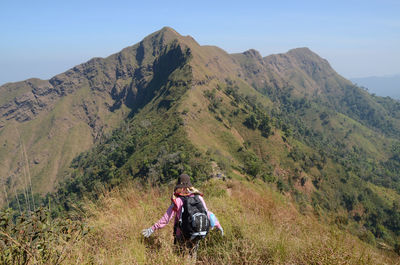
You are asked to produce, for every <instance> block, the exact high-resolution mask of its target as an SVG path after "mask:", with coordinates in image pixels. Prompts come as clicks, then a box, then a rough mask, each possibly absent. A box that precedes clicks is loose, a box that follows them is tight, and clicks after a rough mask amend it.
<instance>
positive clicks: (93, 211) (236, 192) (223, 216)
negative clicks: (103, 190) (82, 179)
mask: <svg viewBox="0 0 400 265" xmlns="http://www.w3.org/2000/svg"><path fill="white" fill-rule="evenodd" d="M201 188H202V189H203V191H204V192H205V199H206V201H207V203H208V207H209V208H210V209H211V210H212V211H213V212H214V213H215V214H216V215H217V217H218V218H219V220H220V222H221V224H222V225H223V226H224V229H225V236H224V237H221V236H220V235H219V233H217V232H214V231H212V232H211V233H210V235H209V236H208V237H207V238H206V240H204V241H202V242H201V245H200V249H199V253H198V264H400V263H399V260H398V257H397V256H390V253H383V252H381V251H379V250H377V249H374V248H373V247H371V246H369V245H366V244H364V243H363V242H361V241H359V240H358V239H357V238H355V237H353V236H351V235H349V234H346V233H344V232H342V231H339V230H338V229H336V228H334V227H327V226H324V225H321V224H320V223H319V222H318V221H317V219H316V218H315V217H314V216H311V215H310V216H304V215H301V214H299V213H298V211H297V209H296V208H295V207H294V206H293V205H292V204H291V203H290V202H288V201H287V199H286V198H285V197H284V196H282V195H280V194H278V193H277V192H275V191H273V190H271V189H270V188H268V187H267V186H265V185H264V184H263V183H250V182H239V181H231V182H223V181H219V180H211V181H209V182H207V183H205V184H204V185H203V186H202V187H201ZM228 188H229V192H227V189H228ZM170 192H171V191H170V189H168V188H149V189H143V190H141V189H139V188H138V187H135V186H134V185H131V186H130V187H127V188H124V189H120V190H117V189H116V190H113V191H112V192H109V193H107V194H105V195H104V197H103V198H102V199H100V200H99V201H98V202H97V203H89V204H88V205H87V213H88V214H89V215H88V217H87V222H88V224H89V226H91V227H92V232H91V233H90V234H89V235H88V236H87V237H86V238H85V240H83V241H81V242H79V243H78V244H77V245H75V246H74V247H73V250H72V253H71V255H70V256H69V257H68V261H67V263H69V264H182V263H184V262H183V261H182V260H183V258H182V257H181V256H179V255H177V254H176V253H175V252H174V249H173V244H172V242H173V238H172V224H169V225H168V226H167V227H165V228H164V229H162V230H159V231H156V233H155V234H154V235H152V236H151V238H150V239H149V240H145V239H143V238H142V236H141V234H140V232H141V230H142V229H143V228H147V227H149V226H151V225H152V224H153V223H154V222H155V221H157V220H158V219H159V218H160V217H161V215H162V214H163V213H164V211H165V210H166V208H167V207H168V206H169V204H170V200H169V196H170Z"/></svg>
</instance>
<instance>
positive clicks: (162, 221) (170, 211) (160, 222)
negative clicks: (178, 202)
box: [151, 204, 175, 231]
mask: <svg viewBox="0 0 400 265" xmlns="http://www.w3.org/2000/svg"><path fill="white" fill-rule="evenodd" d="M174 214H175V211H174V204H171V206H170V207H169V208H168V210H167V212H166V213H165V214H164V215H163V217H161V219H160V220H158V222H157V223H155V224H154V225H153V226H152V227H151V228H152V229H153V231H156V230H157V229H161V228H163V227H164V226H166V225H167V224H168V223H169V221H171V219H172V218H173V217H174Z"/></svg>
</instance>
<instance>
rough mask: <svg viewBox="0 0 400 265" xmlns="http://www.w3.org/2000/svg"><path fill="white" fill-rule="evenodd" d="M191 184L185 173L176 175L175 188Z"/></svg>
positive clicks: (188, 186)
mask: <svg viewBox="0 0 400 265" xmlns="http://www.w3.org/2000/svg"><path fill="white" fill-rule="evenodd" d="M192 186H193V185H192V183H191V182H190V177H189V175H187V174H181V175H180V176H179V177H178V181H177V183H176V186H175V189H177V188H191V187H192Z"/></svg>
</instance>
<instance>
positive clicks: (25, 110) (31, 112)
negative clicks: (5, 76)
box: [0, 79, 59, 122]
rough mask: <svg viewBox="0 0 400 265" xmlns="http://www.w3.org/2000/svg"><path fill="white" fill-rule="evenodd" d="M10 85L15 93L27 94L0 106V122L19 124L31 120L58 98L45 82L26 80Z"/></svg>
mask: <svg viewBox="0 0 400 265" xmlns="http://www.w3.org/2000/svg"><path fill="white" fill-rule="evenodd" d="M7 85H9V84H6V85H5V86H7ZM12 85H13V86H14V87H16V90H17V91H18V90H19V91H27V92H25V93H22V94H20V95H18V96H16V97H15V98H14V99H13V100H10V101H9V102H6V103H4V104H3V105H1V106H0V120H2V121H3V122H4V120H11V119H15V120H16V121H19V122H23V121H28V120H31V119H33V118H34V117H35V116H36V115H37V114H39V113H40V112H41V111H42V110H45V109H48V108H49V107H50V106H52V104H53V103H54V102H55V101H56V100H57V99H58V98H59V93H58V92H57V90H56V89H55V88H54V87H53V86H52V85H51V84H50V83H49V82H48V81H45V80H40V79H28V80H26V81H22V82H18V83H13V84H12ZM9 86H10V85H9Z"/></svg>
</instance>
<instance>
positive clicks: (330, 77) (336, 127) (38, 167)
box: [0, 27, 400, 249]
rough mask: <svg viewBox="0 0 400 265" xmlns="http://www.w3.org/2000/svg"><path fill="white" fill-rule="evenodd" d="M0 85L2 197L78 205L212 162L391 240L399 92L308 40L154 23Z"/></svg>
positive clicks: (398, 218) (309, 209)
mask: <svg viewBox="0 0 400 265" xmlns="http://www.w3.org/2000/svg"><path fill="white" fill-rule="evenodd" d="M0 95H1V97H0V98H1V101H0V115H1V121H0V124H1V128H0V144H2V149H1V151H0V158H1V160H2V161H3V163H2V164H1V168H0V170H1V171H0V172H1V176H5V178H4V177H3V179H2V180H3V183H4V184H3V185H2V186H3V188H4V191H5V192H4V194H3V197H2V198H3V204H4V203H5V204H8V205H11V206H12V207H14V208H21V207H28V208H34V205H38V204H40V203H42V204H45V205H50V204H51V206H52V207H53V209H52V210H53V212H54V213H62V212H64V211H71V210H72V209H76V208H80V209H81V210H83V209H84V207H85V204H86V203H87V202H86V201H85V199H86V198H92V199H98V198H100V197H101V196H102V194H104V193H105V192H106V191H107V190H109V189H113V188H115V187H119V186H121V185H122V186H123V185H127V183H131V182H134V183H136V184H137V185H144V186H146V185H172V183H173V182H174V180H175V179H176V177H177V176H178V175H179V174H180V173H182V172H186V173H188V174H190V175H191V176H193V177H194V181H195V183H196V184H199V185H200V184H201V183H203V182H207V180H209V179H210V178H211V177H212V176H214V175H216V174H217V173H220V172H222V173H223V174H224V175H225V176H226V178H227V179H233V180H234V181H239V183H240V184H237V185H244V186H246V185H248V184H246V183H247V182H249V183H251V182H254V181H262V183H263V184H262V185H259V186H257V187H253V188H254V189H263V192H268V193H269V192H277V193H281V194H285V196H286V197H287V198H288V199H289V200H291V201H293V202H294V203H295V205H296V207H298V211H299V213H300V214H304V215H309V214H310V215H313V216H316V217H317V218H319V219H320V220H321V222H325V223H328V224H335V225H336V226H338V227H340V228H342V229H345V230H346V231H350V232H351V233H353V234H355V235H357V236H358V237H359V238H361V239H363V240H365V241H367V242H369V243H370V244H375V243H376V242H378V243H382V242H386V243H385V244H387V245H389V246H391V248H392V249H395V248H396V246H397V245H396V244H397V242H398V239H399V236H400V235H399V231H400V207H398V201H399V200H400V195H399V193H400V176H399V174H398V172H400V103H399V102H398V101H394V100H392V99H390V98H381V97H377V96H371V95H370V94H369V93H368V92H366V91H365V90H364V89H362V88H359V87H357V86H356V85H354V84H352V83H351V82H350V81H349V80H346V79H345V78H343V77H341V76H340V75H338V74H337V73H336V72H335V71H334V70H333V69H332V67H331V66H330V65H329V63H328V62H327V61H326V60H324V59H323V58H321V57H320V56H318V55H317V54H315V53H313V52H312V51H311V50H309V49H308V48H298V49H293V50H290V51H288V52H287V53H284V54H276V55H270V56H266V57H262V56H261V55H260V54H259V53H258V52H257V51H255V50H248V51H245V52H243V53H239V54H228V53H227V52H225V51H224V50H222V49H220V48H218V47H215V46H201V45H199V44H198V43H197V42H196V41H195V40H194V39H193V38H192V37H190V36H181V35H179V34H178V33H177V32H176V31H175V30H173V29H171V28H168V27H166V28H163V29H161V30H160V31H157V32H155V33H153V34H151V35H149V36H148V37H146V38H145V39H143V41H141V42H139V43H138V44H136V45H133V46H131V47H128V48H125V49H123V50H122V51H121V52H119V53H116V54H114V55H111V56H109V57H107V58H104V59H102V58H95V59H92V60H90V61H88V62H87V63H84V64H81V65H78V66H76V67H74V68H72V69H70V70H68V71H67V72H65V73H63V74H60V75H57V76H55V77H53V78H51V79H50V80H48V81H45V80H38V79H29V80H26V81H23V82H18V83H11V84H6V85H3V86H1V87H0ZM30 183H32V185H30ZM228 188H229V187H228ZM210 189H212V188H210ZM271 189H272V190H274V191H271ZM50 191H52V192H50ZM32 192H33V193H35V194H36V195H35V197H33V198H32V196H30V195H31V193H32ZM47 192H50V193H48V194H47V196H43V195H44V194H45V193H47ZM215 192H216V191H215ZM33 200H34V202H33ZM49 207H50V206H49Z"/></svg>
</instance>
